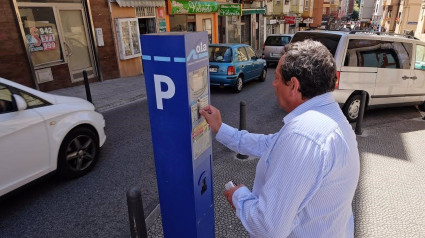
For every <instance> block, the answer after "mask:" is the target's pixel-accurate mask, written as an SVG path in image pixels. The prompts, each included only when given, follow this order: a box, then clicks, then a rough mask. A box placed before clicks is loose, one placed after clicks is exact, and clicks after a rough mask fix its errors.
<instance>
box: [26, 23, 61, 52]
mask: <svg viewBox="0 0 425 238" xmlns="http://www.w3.org/2000/svg"><path fill="white" fill-rule="evenodd" d="M28 33H29V34H27V35H26V38H27V42H28V46H29V49H30V52H38V51H48V50H55V49H57V43H56V37H55V34H54V33H53V27H51V26H46V27H31V28H30V29H29V32H28Z"/></svg>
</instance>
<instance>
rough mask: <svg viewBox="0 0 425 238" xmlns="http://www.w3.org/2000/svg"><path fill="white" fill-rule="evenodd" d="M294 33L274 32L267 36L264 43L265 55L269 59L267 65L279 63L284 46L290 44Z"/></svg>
mask: <svg viewBox="0 0 425 238" xmlns="http://www.w3.org/2000/svg"><path fill="white" fill-rule="evenodd" d="M292 37H293V35H292V34H273V35H269V36H267V38H266V41H265V42H264V45H263V57H264V59H265V60H266V61H267V65H270V64H271V63H275V64H277V63H278V62H279V59H280V57H282V51H283V47H284V46H285V45H286V44H288V43H289V42H290V41H291V39H292Z"/></svg>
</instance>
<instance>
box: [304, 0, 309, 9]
mask: <svg viewBox="0 0 425 238" xmlns="http://www.w3.org/2000/svg"><path fill="white" fill-rule="evenodd" d="M308 8H309V6H308V0H305V2H304V11H308Z"/></svg>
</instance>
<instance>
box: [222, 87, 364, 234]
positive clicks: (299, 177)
mask: <svg viewBox="0 0 425 238" xmlns="http://www.w3.org/2000/svg"><path fill="white" fill-rule="evenodd" d="M283 121H284V126H283V127H282V128H281V130H280V131H279V132H277V133H275V134H272V135H261V134H252V133H248V132H247V131H238V130H237V129H235V128H232V127H230V126H228V125H226V124H224V123H223V124H222V126H221V127H220V130H219V132H218V133H217V135H216V139H217V140H218V141H219V142H221V143H223V144H224V145H226V146H227V147H228V148H230V149H232V150H234V151H236V152H238V153H241V154H246V155H251V156H256V157H260V160H259V161H258V165H257V169H256V174H255V180H254V187H253V189H252V192H251V191H249V189H248V188H246V187H242V188H239V189H238V190H236V191H235V193H234V194H233V197H232V200H233V204H234V206H235V208H236V215H237V216H238V217H239V218H240V220H241V221H242V224H243V225H244V227H245V228H246V229H247V231H248V232H249V233H250V234H251V237H309V238H310V237H326V238H330V237H335V238H344V237H353V236H354V222H353V212H352V207H351V203H352V200H353V197H354V193H355V190H356V187H357V182H358V178H359V170H360V165H359V152H358V149H357V141H356V136H355V134H354V132H353V130H352V127H351V126H350V124H349V123H348V121H347V120H346V118H345V117H344V115H343V113H342V111H341V109H340V108H339V106H338V104H337V103H336V102H335V100H334V99H333V97H332V94H331V93H326V94H322V95H320V96H316V97H314V98H312V99H310V100H308V101H306V102H304V103H303V104H301V105H299V106H298V107H297V108H296V109H295V110H293V111H292V112H291V113H289V114H288V115H286V116H285V118H284V120H283Z"/></svg>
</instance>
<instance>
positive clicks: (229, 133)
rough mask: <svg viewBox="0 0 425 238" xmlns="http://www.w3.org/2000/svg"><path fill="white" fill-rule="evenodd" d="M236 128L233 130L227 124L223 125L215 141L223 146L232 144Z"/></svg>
mask: <svg viewBox="0 0 425 238" xmlns="http://www.w3.org/2000/svg"><path fill="white" fill-rule="evenodd" d="M235 131H236V128H233V127H231V126H229V125H227V124H226V123H221V126H220V129H219V130H218V132H217V134H216V135H215V139H216V140H217V141H218V142H220V143H222V144H225V145H227V144H229V143H230V142H232V141H233V140H232V138H233V134H234V133H235Z"/></svg>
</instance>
